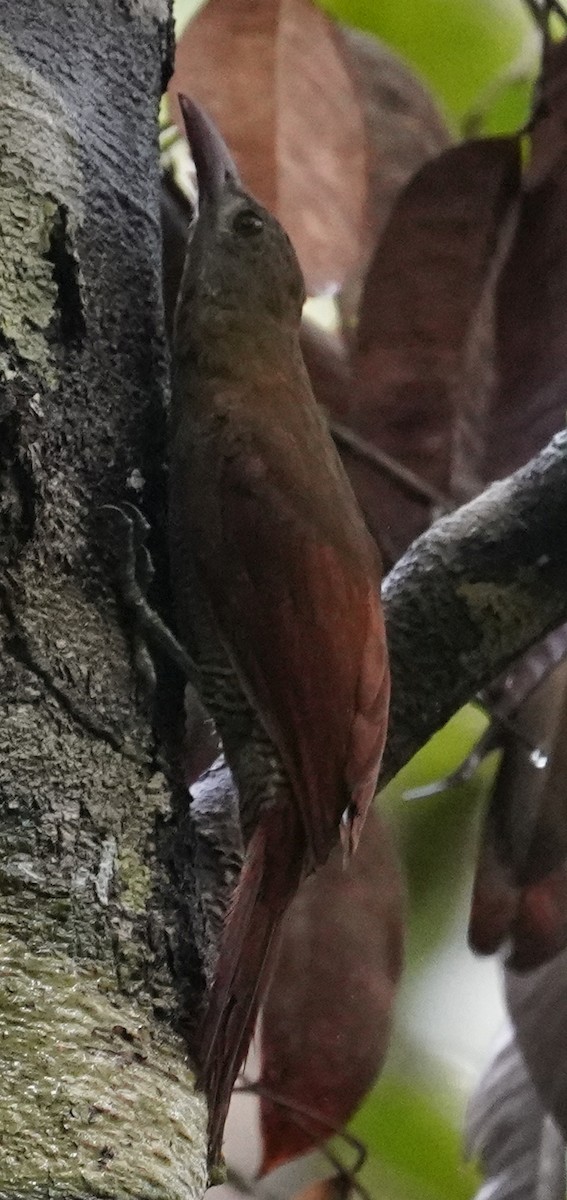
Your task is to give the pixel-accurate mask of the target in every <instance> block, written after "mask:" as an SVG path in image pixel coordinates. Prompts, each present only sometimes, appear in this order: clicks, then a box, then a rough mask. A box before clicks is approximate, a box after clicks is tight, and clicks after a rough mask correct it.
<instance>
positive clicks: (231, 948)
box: [198, 797, 306, 1164]
mask: <svg viewBox="0 0 567 1200" xmlns="http://www.w3.org/2000/svg"><path fill="white" fill-rule="evenodd" d="M305 849H306V847H305V835H304V833H303V829H302V826H301V825H300V822H299V820H298V818H297V817H296V815H295V813H294V812H293V810H292V806H291V805H290V804H289V800H288V799H287V797H286V800H285V801H284V802H282V803H281V804H278V803H276V804H274V805H273V806H271V807H270V808H266V809H265V811H264V812H263V814H262V816H261V818H260V821H259V823H258V825H257V827H256V829H255V830H254V833H253V835H252V837H251V839H250V842H249V844H248V848H247V851H246V858H245V860H244V865H243V867H242V871H241V874H240V878H239V880H238V884H237V886H236V889H235V892H234V895H233V898H232V902H231V905H230V908H229V911H228V914H227V917H226V921H225V925H224V929H223V933H222V938H221V944H220V948H219V957H218V961H217V966H216V971H215V977H214V980H213V985H212V988H211V991H210V994H209V997H208V1000H207V1007H206V1010H205V1014H204V1018H203V1022H202V1025H201V1029H200V1034H199V1045H200V1047H201V1052H202V1061H201V1066H200V1071H199V1079H198V1084H199V1087H201V1088H202V1089H203V1091H204V1092H205V1094H206V1096H207V1101H208V1105H209V1158H210V1162H211V1163H212V1164H215V1163H216V1162H218V1159H219V1157H220V1152H221V1146H222V1136H223V1130H224V1125H225V1121H226V1115H227V1112H228V1106H229V1103H230V1097H231V1093H232V1089H233V1087H234V1084H235V1081H236V1077H237V1075H238V1072H239V1071H240V1069H241V1067H242V1065H243V1063H244V1060H245V1058H246V1054H247V1052H248V1047H249V1045H250V1041H251V1039H252V1034H253V1032H254V1025H255V1022H256V1017H257V1014H258V1009H259V1006H260V1003H261V1001H262V999H263V996H264V994H265V992H266V989H267V986H268V983H269V981H270V976H271V971H272V968H273V966H274V962H275V951H276V949H277V944H278V936H277V935H278V934H279V930H280V926H281V922H282V919H283V916H284V914H285V912H286V909H287V908H288V906H289V904H290V902H291V900H292V899H293V897H294V895H295V893H296V891H297V889H298V887H299V883H300V881H301V876H302V870H303V864H304V861H305Z"/></svg>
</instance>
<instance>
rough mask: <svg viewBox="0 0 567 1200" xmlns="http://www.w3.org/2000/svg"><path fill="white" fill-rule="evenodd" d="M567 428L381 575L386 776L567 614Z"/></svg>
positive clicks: (445, 519) (426, 536)
mask: <svg viewBox="0 0 567 1200" xmlns="http://www.w3.org/2000/svg"><path fill="white" fill-rule="evenodd" d="M566 531H567V432H561V433H559V434H558V435H557V436H556V437H555V438H554V439H553V441H552V442H551V443H550V444H549V446H547V447H546V449H545V450H543V451H542V452H541V453H540V454H539V455H538V456H537V457H536V458H534V459H533V460H532V461H531V462H530V463H528V464H527V466H526V467H523V468H522V469H521V470H520V471H517V472H516V474H514V475H512V476H510V478H509V479H505V480H503V481H501V482H497V483H495V484H493V485H492V486H491V487H490V488H488V490H487V491H486V492H483V494H482V495H481V496H478V497H477V498H476V499H475V500H473V501H472V502H471V503H470V504H467V505H465V506H464V507H462V508H460V509H459V510H458V511H457V512H455V513H452V514H450V515H449V516H447V517H444V518H443V519H442V520H440V521H439V522H438V523H437V524H436V525H434V526H433V528H432V529H430V530H429V531H428V532H427V533H425V534H423V536H422V537H420V538H419V539H418V540H417V541H416V542H415V543H414V544H413V546H411V547H410V549H409V550H408V552H407V554H405V555H404V557H403V558H402V559H401V560H400V561H399V562H398V563H397V565H396V566H395V567H394V569H393V570H392V571H391V572H390V574H389V575H388V576H387V578H386V580H385V581H384V588H383V595H384V602H385V605H386V614H387V623H388V636H389V645H390V661H391V671H392V703H391V709H390V731H389V736H388V744H387V749H386V754H385V759H384V767H383V781H384V782H385V781H386V780H387V779H389V778H391V777H392V776H393V775H394V774H395V773H396V772H397V771H398V770H399V769H400V767H402V766H403V765H404V763H405V762H407V761H408V759H409V758H411V756H412V755H413V754H414V753H415V752H416V751H417V750H418V749H419V747H420V746H422V745H423V743H424V742H425V741H427V739H428V738H429V737H431V735H432V734H433V733H434V732H435V731H436V730H437V729H439V728H440V727H441V726H442V725H444V724H445V722H446V721H447V720H448V719H449V717H451V716H452V715H453V713H454V712H456V710H457V709H458V708H460V707H461V705H463V704H464V703H466V701H468V700H470V699H471V697H472V696H473V695H474V694H475V693H476V692H477V691H479V689H480V688H483V687H485V686H486V685H487V684H488V683H489V682H490V680H492V679H494V678H495V676H497V675H498V674H500V672H502V671H503V670H505V668H506V667H507V666H508V664H509V663H511V662H512V661H513V660H514V659H516V658H518V657H519V656H520V655H521V654H523V653H524V652H525V651H526V650H528V649H529V648H530V647H531V646H533V645H534V643H536V642H538V641H539V640H540V639H541V638H542V637H544V636H545V634H546V633H548V632H549V631H550V630H551V629H554V628H555V627H556V626H558V625H559V624H561V622H563V621H565V619H566V618H567V537H566Z"/></svg>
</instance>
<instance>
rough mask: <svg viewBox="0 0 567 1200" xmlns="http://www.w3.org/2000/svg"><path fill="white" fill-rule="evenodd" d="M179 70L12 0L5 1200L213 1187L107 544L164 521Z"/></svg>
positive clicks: (144, 43)
mask: <svg viewBox="0 0 567 1200" xmlns="http://www.w3.org/2000/svg"><path fill="white" fill-rule="evenodd" d="M170 57H171V26H170V23H169V16H168V6H167V3H166V0H72V2H71V0H2V5H1V13H0V111H1V112H2V117H1V124H2V157H1V159H0V241H1V250H0V632H1V634H2V637H3V648H2V653H1V655H0V891H1V903H0V1004H1V1011H2V1038H1V1041H0V1073H1V1074H2V1079H3V1086H2V1089H1V1095H0V1141H1V1143H2V1173H1V1183H0V1195H3V1196H8V1195H9V1196H10V1197H11V1198H13V1197H28V1196H30V1195H31V1194H33V1195H34V1197H42V1196H47V1195H50V1196H53V1195H56V1196H64V1197H81V1196H86V1195H92V1194H96V1195H108V1196H112V1197H123V1196H124V1197H126V1196H136V1197H153V1198H155V1200H158V1198H161V1197H163V1198H164V1200H165V1197H167V1198H168V1200H171V1198H172V1197H176V1196H179V1197H180V1198H181V1197H182V1196H183V1197H187V1196H193V1195H194V1196H197V1195H200V1194H201V1193H202V1191H203V1188H204V1185H205V1178H206V1171H205V1121H206V1113H205V1106H204V1102H203V1100H202V1098H201V1097H199V1096H195V1094H194V1086H193V1076H192V1073H191V1070H190V1069H189V1065H188V1063H187V1060H186V1053H185V1046H184V1042H183V1041H182V1039H181V1037H180V1036H179V1035H178V1034H177V1033H176V1032H175V1028H176V1021H177V1020H178V1015H179V1012H180V1011H181V1009H180V1004H179V1001H180V987H179V985H178V980H179V979H183V980H184V982H185V984H186V985H187V988H189V989H190V983H191V962H190V961H189V959H190V947H191V945H192V942H193V935H192V931H191V928H190V925H189V924H187V921H186V918H188V914H189V912H190V902H191V895H190V894H189V895H188V896H187V897H186V901H183V900H182V899H180V897H181V896H182V889H183V885H184V876H183V872H184V870H185V869H186V863H187V855H188V848H187V840H188V834H187V831H186V826H187V820H186V814H185V812H184V809H183V805H182V804H181V805H179V811H176V810H175V809H174V810H172V807H171V800H170V792H169V789H168V787H167V786H166V783H165V779H164V777H163V775H162V774H161V771H160V769H159V762H158V760H157V758H156V752H155V746H154V741H153V737H152V732H151V727H150V724H149V721H148V719H147V716H146V715H145V714H144V706H143V705H142V704H141V703H140V701H139V698H138V696H137V681H136V676H135V672H134V669H133V665H132V654H131V648H130V646H129V644H128V638H127V636H125V631H124V629H123V625H124V622H123V619H122V618H123V613H122V611H121V606H120V603H117V600H116V590H115V585H114V582H113V557H112V555H111V554H109V553H108V548H105V546H104V539H103V538H102V539H101V533H104V528H105V525H106V526H108V525H109V524H110V522H109V520H105V519H104V518H103V515H102V514H101V506H102V505H103V504H105V503H108V502H114V503H116V502H120V501H121V500H123V499H124V498H125V497H127V496H129V497H130V499H136V498H137V497H138V495H139V494H140V493H141V496H142V502H143V504H144V505H145V507H146V510H147V511H148V512H149V514H150V515H153V513H157V512H158V510H159V506H160V503H161V499H160V496H161V491H160V472H161V469H162V465H161V464H162V458H163V452H162V451H163V413H164V402H165V400H166V388H167V382H166V381H167V373H166V363H165V355H164V341H163V330H162V323H163V322H162V304H161V292H160V288H161V274H160V229H159V194H158V155H157V106H158V98H159V94H160V91H161V83H162V75H166V76H167V72H168V70H169V64H170ZM157 557H158V559H159V555H158V556H157ZM174 847H175V851H174V849H173V848H174ZM187 875H188V877H189V871H188V870H187ZM176 881H177V882H176ZM188 999H190V991H188V993H187V995H186V996H185V999H184V1003H185V1004H186V1003H187V1002H188ZM185 1015H186V1016H187V1014H185ZM189 1015H190V1014H189Z"/></svg>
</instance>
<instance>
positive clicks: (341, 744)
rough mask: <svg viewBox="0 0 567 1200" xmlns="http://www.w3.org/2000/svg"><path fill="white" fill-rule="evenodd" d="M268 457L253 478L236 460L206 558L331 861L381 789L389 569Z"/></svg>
mask: <svg viewBox="0 0 567 1200" xmlns="http://www.w3.org/2000/svg"><path fill="white" fill-rule="evenodd" d="M259 465H260V466H261V464H259V462H258V459H255V460H254V461H253V463H252V470H253V473H254V479H253V480H251V478H250V469H251V468H250V461H249V460H246V459H240V458H239V457H238V456H236V457H235V458H233V459H231V461H230V462H229V463H228V464H227V465H226V468H225V470H224V471H223V472H222V477H221V479H220V480H219V491H218V498H219V508H220V533H221V536H220V538H219V541H218V544H217V546H216V548H215V550H214V552H212V553H211V551H210V548H209V550H208V552H207V553H205V554H202V555H200V554H199V552H198V550H197V564H196V565H197V570H198V572H199V574H200V575H201V577H202V582H203V585H204V587H205V589H206V593H207V596H208V599H209V601H210V604H211V609H212V612H213V616H214V619H215V621H216V624H217V628H218V631H219V635H220V637H221V639H222V641H223V642H224V644H225V646H226V648H227V650H228V651H229V654H230V656H231V658H232V660H233V662H234V664H235V667H236V669H237V671H238V674H239V676H240V679H241V681H242V684H243V687H244V689H245V691H246V692H247V693H248V695H249V698H250V699H251V701H252V703H253V705H254V707H255V708H256V709H257V710H258V711H259V713H260V715H261V718H262V720H263V722H264V724H265V727H266V729H267V731H268V733H269V735H270V736H271V738H272V740H273V741H274V743H275V744H276V746H277V747H278V749H279V751H280V754H281V756H282V759H283V761H284V764H285V766H286V768H287V770H288V772H289V775H290V779H291V781H292V784H293V787H294V792H295V794H296V798H297V801H298V805H299V808H300V811H301V815H302V819H303V822H304V825H305V829H306V834H307V838H308V842H309V845H310V851H311V854H312V856H313V859H314V861H316V862H321V861H324V859H326V857H327V855H328V853H329V850H330V847H331V845H332V844H333V842H334V841H335V839H336V832H337V826H338V823H339V821H340V818H341V815H342V813H343V812H344V811H345V810H347V811H348V815H349V821H348V823H347V827H348V829H349V832H350V844H351V846H352V845H353V844H356V840H357V837H358V832H359V829H360V826H361V824H362V821H363V819H364V815H365V812H366V809H367V807H368V804H369V803H370V801H371V799H372V796H373V794H374V791H375V786H376V779H377V775H378V769H379V765H380V759H381V755H382V750H383V745H384V739H385V734H386V723H387V712H388V700H389V674H388V665H387V653H386V640H385V632H384V621H383V614H382V607H381V602H380V594H379V578H378V571H377V568H376V566H375V565H374V560H373V556H372V553H371V552H370V549H369V547H368V546H365V547H364V552H363V551H362V550H361V549H360V548H357V547H356V545H354V546H353V547H351V548H350V552H345V548H344V546H339V545H338V544H336V543H335V544H333V542H332V539H331V537H329V535H328V531H325V533H323V534H322V533H321V530H320V529H318V528H317V526H316V524H315V522H314V520H313V519H310V514H309V513H308V512H307V511H306V510H305V506H303V507H302V505H301V504H297V505H296V504H295V503H294V500H293V493H292V495H291V498H290V495H289V494H288V490H287V489H286V490H285V495H284V494H283V490H282V488H281V486H279V485H278V483H277V481H276V480H274V478H270V477H269V474H268V473H267V472H265V474H264V476H263V473H262V470H261V469H259ZM340 503H342V497H341V496H340V495H338V496H337V505H339V504H340ZM355 540H356V539H355ZM347 542H348V539H347ZM347 551H348V547H347Z"/></svg>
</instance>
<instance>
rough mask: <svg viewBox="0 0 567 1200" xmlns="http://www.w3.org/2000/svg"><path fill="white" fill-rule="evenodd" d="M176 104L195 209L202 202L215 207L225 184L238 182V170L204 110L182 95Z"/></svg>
mask: <svg viewBox="0 0 567 1200" xmlns="http://www.w3.org/2000/svg"><path fill="white" fill-rule="evenodd" d="M179 105H180V107H181V112H182V113H183V120H184V122H185V132H186V134H187V139H188V141H189V145H190V147H191V153H192V155H193V161H194V163H195V170H196V172H197V184H198V187H199V207H200V208H201V207H202V206H203V201H205V202H207V203H209V204H210V205H211V206H216V205H217V204H218V203H219V200H220V198H221V195H222V193H223V192H224V189H225V187H226V184H227V183H228V182H232V183H235V184H236V185H238V184H239V183H240V179H239V175H238V171H237V169H236V166H235V163H234V161H233V159H232V158H231V156H230V154H229V151H228V149H227V147H226V145H225V143H224V141H223V139H222V137H221V135H220V133H219V131H218V129H217V128H216V125H214V124H213V122H212V121H211V118H210V117H209V116H208V115H207V113H206V112H205V111H204V109H202V108H201V107H200V105H199V104H196V102H195V101H194V100H190V99H189V97H188V96H182V95H180V96H179Z"/></svg>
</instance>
